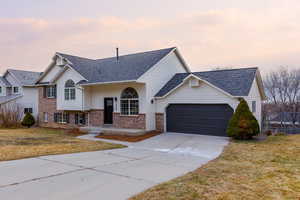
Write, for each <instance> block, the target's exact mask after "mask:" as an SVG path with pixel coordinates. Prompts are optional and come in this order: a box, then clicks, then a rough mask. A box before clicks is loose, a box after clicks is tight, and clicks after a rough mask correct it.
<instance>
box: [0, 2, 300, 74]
mask: <svg viewBox="0 0 300 200" xmlns="http://www.w3.org/2000/svg"><path fill="white" fill-rule="evenodd" d="M299 19H300V1H299V0H251V1H245V0H226V1H225V0H186V1H182V0H151V1H144V0H126V1H124V0H110V1H104V0H43V1H42V0H9V1H8V0H1V7H0V74H1V73H3V72H5V70H6V69H8V68H15V69H22V70H32V71H43V70H45V68H47V67H48V65H49V64H50V63H51V59H52V57H53V56H54V54H55V52H62V53H67V54H72V55H77V56H81V57H87V58H105V57H111V56H114V55H115V48H116V47H119V49H120V54H121V55H122V54H123V55H125V54H129V53H136V52H142V51H149V50H155V49H162V48H168V47H174V46H176V47H178V49H179V51H180V52H181V54H182V55H183V57H184V59H185V60H186V62H187V63H188V65H189V67H190V68H191V69H192V71H205V70H210V69H215V68H237V67H259V68H260V70H261V71H262V73H263V74H267V73H268V72H270V71H272V70H277V69H280V68H281V67H282V66H288V67H291V68H300V25H299Z"/></svg>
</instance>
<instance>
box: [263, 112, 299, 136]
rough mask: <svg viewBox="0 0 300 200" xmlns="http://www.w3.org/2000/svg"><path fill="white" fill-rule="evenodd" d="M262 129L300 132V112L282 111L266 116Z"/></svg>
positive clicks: (292, 132)
mask: <svg viewBox="0 0 300 200" xmlns="http://www.w3.org/2000/svg"><path fill="white" fill-rule="evenodd" d="M262 129H263V131H267V130H270V131H272V132H275V133H279V132H280V133H287V134H300V112H280V113H272V115H269V116H265V117H264V120H263V127H262Z"/></svg>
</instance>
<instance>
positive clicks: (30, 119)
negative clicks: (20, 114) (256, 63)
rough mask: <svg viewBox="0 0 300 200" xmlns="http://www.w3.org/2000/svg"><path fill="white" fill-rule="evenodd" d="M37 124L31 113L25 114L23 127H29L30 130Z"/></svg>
mask: <svg viewBox="0 0 300 200" xmlns="http://www.w3.org/2000/svg"><path fill="white" fill-rule="evenodd" d="M34 124H35V119H34V117H33V116H32V114H31V113H29V112H27V113H26V114H25V117H24V118H23V121H22V125H23V126H27V127H28V128H30V127H31V126H33V125H34Z"/></svg>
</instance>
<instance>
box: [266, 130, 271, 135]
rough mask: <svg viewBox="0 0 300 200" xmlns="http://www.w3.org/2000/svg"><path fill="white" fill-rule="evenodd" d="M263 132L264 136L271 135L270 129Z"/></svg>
mask: <svg viewBox="0 0 300 200" xmlns="http://www.w3.org/2000/svg"><path fill="white" fill-rule="evenodd" d="M264 134H265V135H266V136H271V135H272V131H271V130H267V131H265V132H264Z"/></svg>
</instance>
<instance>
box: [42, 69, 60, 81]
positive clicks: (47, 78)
mask: <svg viewBox="0 0 300 200" xmlns="http://www.w3.org/2000/svg"><path fill="white" fill-rule="evenodd" d="M61 69H62V67H60V66H57V65H55V66H53V67H52V69H51V70H50V71H49V72H48V73H47V74H46V76H45V77H43V78H42V80H40V82H51V81H52V80H53V78H54V77H55V76H56V75H57V74H58V73H59V72H60V70H61Z"/></svg>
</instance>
